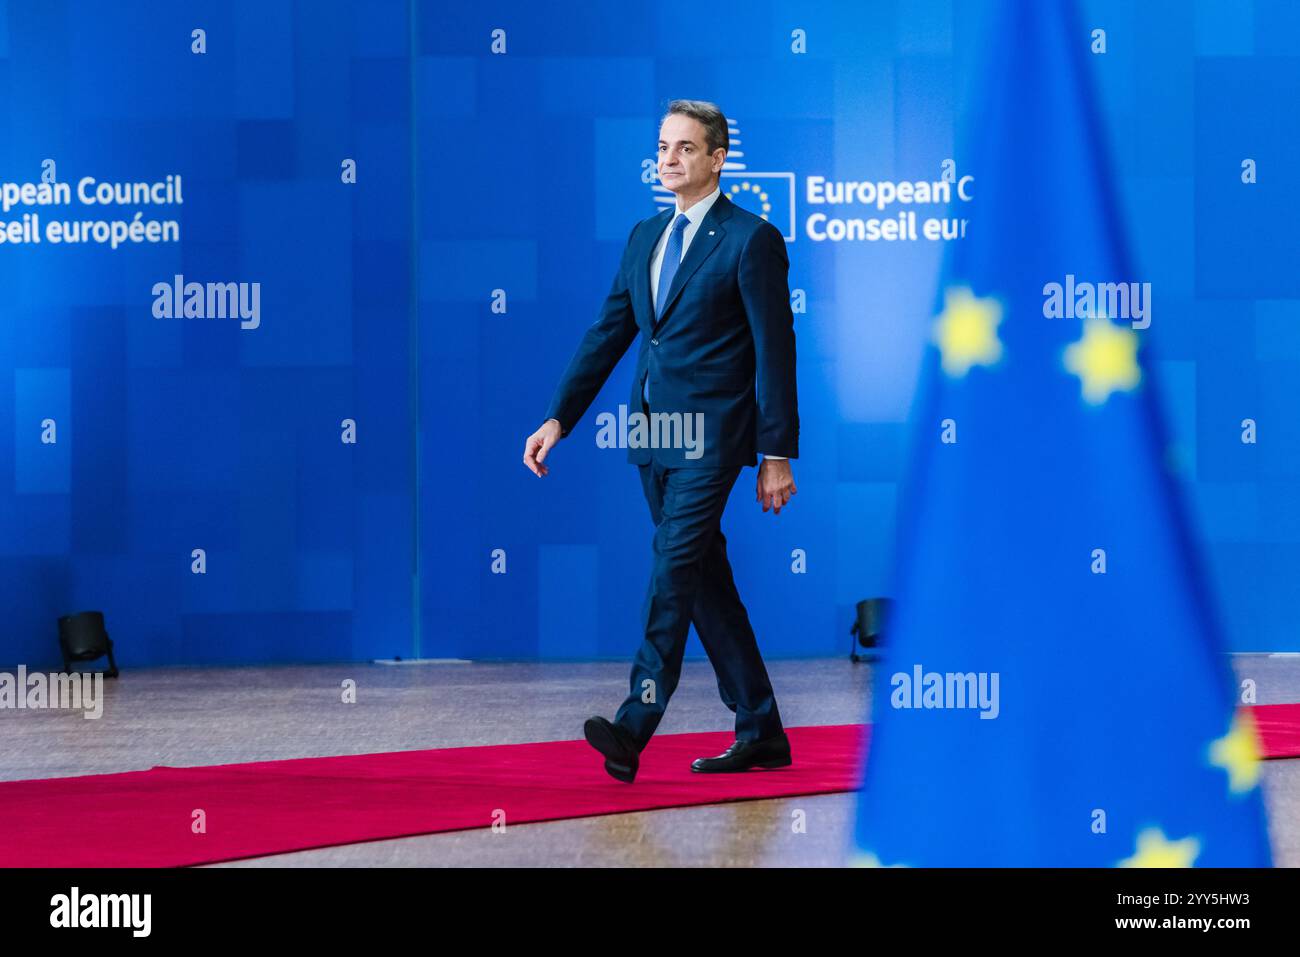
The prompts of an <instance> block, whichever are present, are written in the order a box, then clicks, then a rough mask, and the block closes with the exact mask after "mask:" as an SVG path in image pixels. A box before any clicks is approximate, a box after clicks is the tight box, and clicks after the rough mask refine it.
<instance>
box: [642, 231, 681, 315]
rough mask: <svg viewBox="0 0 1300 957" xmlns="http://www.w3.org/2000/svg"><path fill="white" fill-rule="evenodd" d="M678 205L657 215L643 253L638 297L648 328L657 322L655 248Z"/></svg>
mask: <svg viewBox="0 0 1300 957" xmlns="http://www.w3.org/2000/svg"><path fill="white" fill-rule="evenodd" d="M676 209H677V207H676V206H669V207H668V208H667V209H665V210H664V211H663V212H662V213H660V214H659V215H658V216H656V217H655V225H654V229H652V230H650V242H649V243H648V244H647V245H648V246H649V248H648V249H647V250H646V251H645V252H643V253H642V254H641V267H640V268H641V288H640V289H639V290H638V292H637V298H638V299H639V300H640V303H641V314H642V315H643V316H645V317H646V321H645V324H646V328H647V329H649V328H653V326H654V324H655V304H654V295H653V293H651V291H650V267H651V266H653V265H654V261H655V248H656V247H657V246H658V245H659V239H660V237H661V236H663V234H664V230H665V229H667V228H668V220H669V218H670V217H671V216H672V215H673V214H674V212H675V211H676Z"/></svg>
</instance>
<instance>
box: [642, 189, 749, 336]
mask: <svg viewBox="0 0 1300 957" xmlns="http://www.w3.org/2000/svg"><path fill="white" fill-rule="evenodd" d="M731 205H732V204H731V200H729V199H728V198H727V194H726V193H721V194H719V196H718V198H717V199H716V200H714V201H713V205H712V206H710V207H709V211H708V212H707V213H705V215H704V219H703V220H701V221H700V225H699V228H698V229H696V230H695V235H694V236H693V237H692V238H691V245H690V246H689V247H688V248H687V250H686V256H685V258H684V259H682V262H681V265H679V266H678V267H677V274H676V275H674V276H673V282H672V285H671V286H670V287H669V289H668V302H667V304H666V305H665V306H664V309H663V313H662V314H661V315H660V318H659V319H658V320H656V319H655V310H654V298H653V296H652V295H651V292H650V269H651V267H652V266H653V265H654V254H655V249H656V247H657V246H658V245H659V240H660V239H661V238H662V236H663V233H664V230H665V229H667V228H668V223H669V220H670V219H672V218H675V217H676V215H677V206H676V205H673V206H670V207H669V208H668V209H667V210H665V211H664V212H663V213H660V214H659V217H658V221H657V222H656V229H655V232H654V240H653V241H652V242H651V243H650V251H649V253H647V254H646V257H645V263H644V264H643V267H642V269H641V275H642V277H643V278H644V280H645V295H644V297H642V299H643V301H642V306H643V307H644V308H645V311H646V315H647V316H649V317H650V328H651V332H655V331H657V330H658V329H659V327H660V326H662V325H663V324H664V321H665V320H667V318H668V314H669V313H670V312H672V309H673V304H674V303H676V302H677V297H678V296H679V295H680V294H681V291H682V287H683V286H685V285H686V283H687V282H689V281H690V278H691V276H692V275H694V273H695V270H697V269H699V268H700V264H701V263H703V262H704V260H705V259H707V258H708V257H709V254H710V253H712V252H713V250H714V249H715V248H717V245H718V243H720V242H722V237H723V236H725V235H726V233H727V231H726V230H725V229H723V228H722V224H723V223H724V222H725V221H726V220H727V219H728V218H730V216H731Z"/></svg>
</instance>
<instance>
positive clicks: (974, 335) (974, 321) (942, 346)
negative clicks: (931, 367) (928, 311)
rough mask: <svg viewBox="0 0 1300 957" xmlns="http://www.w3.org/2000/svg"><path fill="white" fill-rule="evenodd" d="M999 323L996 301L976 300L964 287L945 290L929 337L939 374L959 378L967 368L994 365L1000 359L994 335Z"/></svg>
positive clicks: (998, 340)
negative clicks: (939, 364)
mask: <svg viewBox="0 0 1300 957" xmlns="http://www.w3.org/2000/svg"><path fill="white" fill-rule="evenodd" d="M1001 321H1002V306H1001V305H1000V304H999V303H998V301H997V300H996V299H983V298H980V297H978V296H975V295H974V294H972V293H971V291H970V290H969V289H967V288H964V287H961V288H955V289H949V290H947V291H946V292H945V293H944V297H943V312H942V313H940V315H939V318H938V320H937V321H936V322H935V324H934V334H933V337H932V338H933V341H934V342H935V344H936V345H938V347H939V354H940V356H941V357H942V363H943V371H944V372H946V373H948V375H950V376H955V377H957V378H961V377H962V376H964V375H965V374H966V373H967V372H969V371H970V368H971V366H977V365H980V366H991V365H994V364H995V363H996V362H997V361H998V360H999V359H1000V358H1002V341H1001V340H1000V339H998V332H997V327H998V323H1000V322H1001Z"/></svg>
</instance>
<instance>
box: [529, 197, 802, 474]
mask: <svg viewBox="0 0 1300 957" xmlns="http://www.w3.org/2000/svg"><path fill="white" fill-rule="evenodd" d="M676 213H677V208H676V206H675V205H674V206H671V207H669V208H668V209H666V210H664V211H663V212H661V213H659V214H658V215H656V216H651V217H650V218H649V219H645V220H642V221H641V222H639V223H637V224H636V225H635V226H633V227H632V232H631V233H630V234H629V235H628V240H627V246H626V248H625V249H624V250H623V259H622V261H621V262H620V263H619V267H618V272H617V273H616V274H615V276H614V283H613V285H612V286H611V288H610V291H609V295H608V297H606V299H605V304H604V306H603V307H602V308H601V310H600V317H599V318H598V319H597V320H596V321H595V323H593V324H592V325H591V327H590V328H589V329H587V331H586V333H585V334H584V335H583V337H582V341H581V342H580V343H579V344H578V348H577V351H576V352H575V353H574V355H573V359H572V360H571V361H570V362H569V365H568V368H566V369H565V371H564V375H563V377H562V378H561V379H560V384H559V386H558V387H557V388H556V390H555V395H554V397H553V398H552V399H551V404H550V407H549V408H548V410H547V412H546V415H545V417H544V418H548V419H552V418H553V419H557V420H558V421H559V423H560V428H561V434H562V435H568V434H569V432H571V431H572V430H573V427H574V426H575V425H577V423H578V420H579V419H581V418H582V416H583V414H584V413H585V412H586V411H587V408H588V407H589V406H590V405H591V403H592V401H593V400H594V399H595V398H596V394H597V393H598V392H599V391H600V389H601V387H602V386H603V385H604V384H605V380H606V379H607V378H609V375H610V373H611V372H613V370H614V366H616V365H617V364H618V361H619V359H621V358H622V357H623V354H624V353H625V352H626V351H627V349H628V346H630V345H631V344H632V340H633V339H635V338H636V337H637V334H638V333H640V334H641V348H640V351H639V352H638V353H637V360H636V375H635V376H634V377H633V380H632V388H631V392H630V394H629V396H628V404H627V407H626V413H627V416H628V419H627V421H628V423H629V425H628V430H627V433H628V439H629V444H628V455H627V460H628V461H629V462H632V463H634V464H637V465H644V464H647V463H649V462H651V461H652V460H653V461H656V462H658V463H660V464H661V465H663V466H665V467H679V468H728V467H733V466H745V465H754V464H755V463H756V462H757V461H758V453H759V452H762V453H764V454H767V455H783V456H785V457H786V458H791V459H793V458H798V455H799V410H798V400H797V395H796V388H795V344H794V314H793V312H792V311H791V309H790V286H789V280H788V274H789V268H790V259H789V256H788V254H787V252H786V248H785V239H784V237H782V235H781V232H780V231H779V230H778V229H777V228H776V227H775V226H773V225H772V224H771V223H769V222H767V221H766V220H764V219H763V218H761V217H759V216H755V215H754V214H753V213H751V212H749V211H748V210H746V209H743V208H742V207H740V206H737V205H736V204H735V203H733V202H731V200H729V199H728V198H727V194H726V193H722V194H721V195H719V196H718V198H717V199H716V200H715V201H714V203H713V206H712V207H710V209H709V211H708V213H706V214H705V216H704V219H703V220H701V221H700V225H699V227H698V229H697V230H696V233H695V235H694V237H693V238H692V239H691V244H690V246H689V247H688V248H687V250H686V256H685V257H684V258H683V259H682V261H681V265H679V266H678V268H677V273H676V275H675V276H674V277H673V281H672V286H671V287H670V288H669V290H668V295H667V302H666V303H664V304H663V310H662V312H661V313H660V318H659V319H657V320H656V318H655V310H654V308H653V306H652V305H651V303H652V299H651V293H650V266H651V261H652V258H653V256H654V252H655V247H656V246H657V245H658V241H659V239H660V237H661V236H662V235H663V233H664V230H665V229H667V228H668V223H669V221H670V220H671V219H673V218H674V217H675V216H676ZM647 376H649V378H650V401H651V407H652V413H653V414H654V415H660V416H665V417H666V418H661V419H659V420H657V426H656V423H655V422H652V423H650V425H649V428H648V429H647V432H648V433H649V434H648V435H644V436H643V438H644V439H647V440H648V441H649V442H651V443H654V444H658V445H660V447H658V448H654V447H649V448H647V447H642V448H635V447H633V444H634V443H635V442H637V441H638V437H637V436H636V433H635V431H634V429H633V428H632V423H633V422H634V419H633V418H632V416H633V414H634V413H635V414H640V413H641V412H642V404H641V390H642V383H643V381H644V379H645V378H646V377H647ZM609 411H610V412H612V413H615V414H617V410H609ZM675 413H680V416H681V417H680V419H679V420H678V423H680V425H678V423H674V422H673V420H672V418H671V417H672V416H673V415H674V414H675ZM687 416H689V417H690V419H689V421H688V419H687ZM622 418H623V417H622V416H619V419H620V420H621V419H622ZM606 425H609V420H606ZM696 427H702V433H701V437H702V441H698V442H695V443H694V446H696V447H691V446H688V445H687V444H686V442H685V441H679V442H677V443H676V446H677V447H672V446H673V445H674V442H673V441H672V439H673V438H674V437H678V438H680V439H682V440H685V439H686V438H688V437H690V436H691V435H692V434H693V430H694V429H695V428H696ZM618 429H619V430H620V432H621V430H622V427H621V425H619V426H618ZM675 429H680V431H674V430H675ZM687 429H691V430H692V431H691V432H687V431H685V430H687ZM656 439H660V440H665V439H666V440H667V441H666V442H665V441H658V442H656ZM665 444H667V445H668V446H670V447H662V446H663V445H665Z"/></svg>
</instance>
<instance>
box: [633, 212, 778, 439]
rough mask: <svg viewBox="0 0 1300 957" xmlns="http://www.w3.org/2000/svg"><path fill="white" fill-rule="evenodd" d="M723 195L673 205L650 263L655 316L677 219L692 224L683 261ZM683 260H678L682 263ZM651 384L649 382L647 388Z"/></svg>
mask: <svg viewBox="0 0 1300 957" xmlns="http://www.w3.org/2000/svg"><path fill="white" fill-rule="evenodd" d="M721 195H722V188H721V187H720V186H715V187H713V192H711V193H710V194H709V195H708V196H705V197H704V198H703V199H701V200H700V201H698V202H697V203H696V204H695V205H694V206H692V207H691V208H690V209H687V210H679V209H678V208H677V206H676V204H674V205H673V215H672V216H671V217H669V219H668V225H667V226H666V227H664V231H663V234H662V235H661V236H660V237H659V242H658V244H657V245H656V246H655V254H654V258H653V259H652V260H651V261H650V305H651V306H652V307H653V308H654V310H655V314H656V315H658V313H659V273H660V271H661V270H662V268H663V264H664V251H665V250H666V249H667V248H668V236H669V235H670V234H671V233H672V231H673V223H675V222H677V217H678V215H679V214H680V213H681V212H685V213H686V218H687V219H689V220H690V223H689V224H688V225H687V226H686V228H685V229H683V230H682V259H685V258H686V250H688V249H690V248H691V240H692V239H694V238H695V234H696V232H698V231H699V228H700V223H701V222H703V221H704V217H705V215H706V214H707V213H708V211H709V210H710V209H712V208H713V204H714V203H715V202H717V201H718V197H719V196H721ZM682 259H679V260H678V263H681V261H682ZM648 385H649V383H648V382H647V386H648ZM763 458H765V459H784V458H785V456H784V455H767V454H764V455H763Z"/></svg>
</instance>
